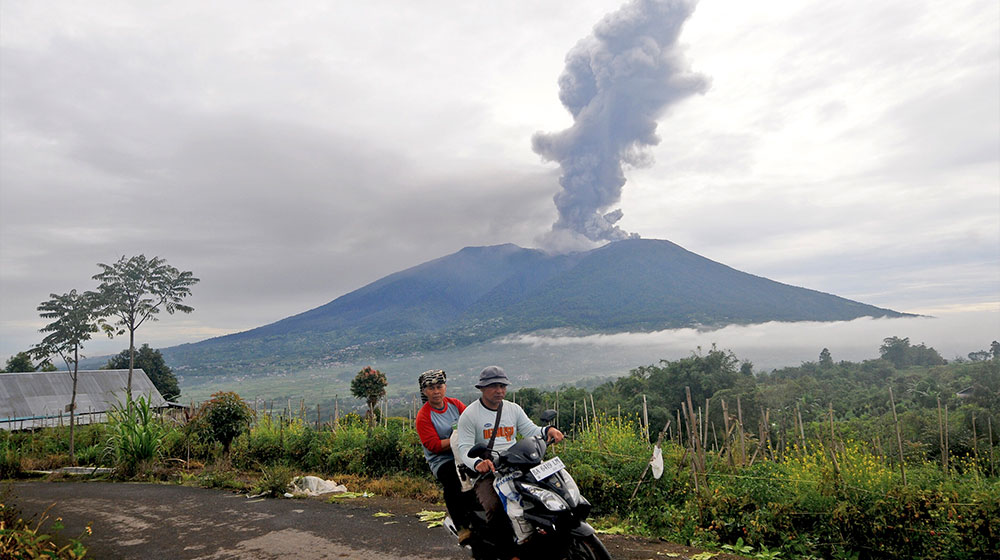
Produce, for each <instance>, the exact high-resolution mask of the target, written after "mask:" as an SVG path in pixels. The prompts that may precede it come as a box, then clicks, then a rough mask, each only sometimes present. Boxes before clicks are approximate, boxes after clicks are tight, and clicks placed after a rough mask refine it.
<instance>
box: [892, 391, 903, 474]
mask: <svg viewBox="0 0 1000 560" xmlns="http://www.w3.org/2000/svg"><path fill="white" fill-rule="evenodd" d="M889 402H890V403H891V404H892V421H893V422H895V423H896V444H897V445H898V446H899V472H901V473H902V474H903V486H906V465H904V464H903V436H902V434H901V433H900V431H899V417H897V416H896V399H895V398H893V396H892V386H891V385H890V386H889Z"/></svg>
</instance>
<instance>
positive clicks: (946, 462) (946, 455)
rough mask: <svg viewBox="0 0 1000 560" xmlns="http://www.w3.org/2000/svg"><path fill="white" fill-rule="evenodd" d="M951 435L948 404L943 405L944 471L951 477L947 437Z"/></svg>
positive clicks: (949, 449)
mask: <svg viewBox="0 0 1000 560" xmlns="http://www.w3.org/2000/svg"><path fill="white" fill-rule="evenodd" d="M950 435H951V422H949V421H948V405H944V473H945V476H947V477H949V478H951V442H949V441H948V437H949V436H950Z"/></svg>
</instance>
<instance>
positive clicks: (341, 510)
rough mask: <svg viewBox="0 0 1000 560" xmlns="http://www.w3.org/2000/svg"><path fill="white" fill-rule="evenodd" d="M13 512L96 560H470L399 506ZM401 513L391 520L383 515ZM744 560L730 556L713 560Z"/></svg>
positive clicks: (103, 498) (58, 504)
mask: <svg viewBox="0 0 1000 560" xmlns="http://www.w3.org/2000/svg"><path fill="white" fill-rule="evenodd" d="M13 498H14V499H13V503H14V505H15V507H17V508H19V509H20V510H21V512H22V514H23V515H24V516H25V517H32V516H36V518H37V516H38V515H40V514H41V513H42V512H43V511H45V510H46V509H48V515H49V517H50V520H49V522H48V523H47V524H46V527H51V522H52V520H54V519H55V518H56V517H61V518H62V522H63V524H64V525H65V528H64V529H63V530H62V531H60V532H59V533H58V541H59V542H62V543H65V542H66V541H67V539H68V538H70V537H75V536H78V535H80V534H82V533H83V532H84V531H85V529H86V527H87V526H90V527H91V529H92V531H93V534H92V535H90V536H87V537H85V538H84V539H83V542H84V544H85V545H86V546H87V549H88V558H94V559H96V560H118V559H142V560H146V559H150V558H152V559H155V560H226V559H241V560H242V559H245V560H271V559H279V558H280V559H289V558H294V559H298V560H319V559H328V558H329V559H333V558H335V559H338V560H339V559H345V558H347V559H356V560H415V559H425V558H426V559H431V558H433V559H435V560H447V559H466V558H469V556H468V554H467V553H466V552H465V551H464V550H463V549H461V548H459V547H458V546H457V544H456V541H455V540H454V539H453V538H452V536H451V534H450V533H449V532H448V531H447V529H445V528H443V527H434V528H428V527H427V523H426V522H422V521H420V520H419V518H418V516H417V515H416V513H417V512H418V511H421V510H436V511H443V508H442V507H441V506H430V505H428V504H426V503H423V502H417V501H413V500H403V499H390V498H379V497H373V498H359V499H354V500H346V501H343V502H339V503H328V502H327V500H326V499H325V498H324V497H318V498H307V499H262V498H260V499H248V498H247V497H246V495H243V494H234V493H232V492H227V491H224V490H217V489H205V488H192V487H187V486H177V485H166V484H134V483H111V482H18V483H15V484H14V496H13ZM385 513H391V514H392V516H391V517H386V516H383V515H379V516H376V514H385ZM601 540H602V541H604V544H605V546H607V548H608V551H609V552H610V553H611V556H612V557H613V558H615V559H616V560H647V559H653V558H657V559H658V558H671V559H675V560H685V559H688V558H690V557H691V556H692V555H694V554H695V553H697V552H699V551H698V550H695V549H691V548H687V547H683V546H680V545H676V544H672V543H667V542H662V541H658V540H653V539H642V538H636V537H624V536H619V535H602V536H601ZM727 558H729V559H731V558H735V557H734V556H730V555H728V554H720V555H717V556H715V558H713V560H724V559H727Z"/></svg>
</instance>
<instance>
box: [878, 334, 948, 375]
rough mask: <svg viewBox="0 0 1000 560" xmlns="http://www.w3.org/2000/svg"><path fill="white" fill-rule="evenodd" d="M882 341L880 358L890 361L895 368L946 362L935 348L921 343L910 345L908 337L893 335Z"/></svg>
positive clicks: (934, 364) (938, 364) (936, 364)
mask: <svg viewBox="0 0 1000 560" xmlns="http://www.w3.org/2000/svg"><path fill="white" fill-rule="evenodd" d="M882 343H883V344H882V347H881V348H879V353H880V354H881V355H882V359H883V360H885V361H887V362H890V363H892V365H893V366H894V367H895V368H896V369H901V368H905V367H908V366H941V365H944V364H945V363H947V362H945V359H944V358H942V357H941V354H939V353H938V351H937V350H935V349H933V348H930V347H928V346H925V345H924V344H923V343H920V344H918V345H916V346H911V345H910V339H909V338H899V337H897V336H893V337H889V338H886V339H885V340H883V341H882Z"/></svg>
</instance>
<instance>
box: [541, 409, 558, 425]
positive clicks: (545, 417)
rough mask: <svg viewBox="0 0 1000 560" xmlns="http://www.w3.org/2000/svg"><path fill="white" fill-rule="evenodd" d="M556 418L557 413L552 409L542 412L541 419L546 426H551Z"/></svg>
mask: <svg viewBox="0 0 1000 560" xmlns="http://www.w3.org/2000/svg"><path fill="white" fill-rule="evenodd" d="M555 417H556V411H554V410H552V409H551V408H550V409H548V410H546V411H544V412H542V416H541V419H542V422H545V423H546V424H551V423H552V420H553V419H555Z"/></svg>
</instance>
